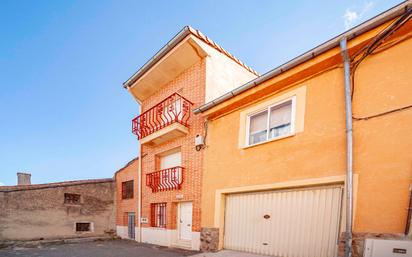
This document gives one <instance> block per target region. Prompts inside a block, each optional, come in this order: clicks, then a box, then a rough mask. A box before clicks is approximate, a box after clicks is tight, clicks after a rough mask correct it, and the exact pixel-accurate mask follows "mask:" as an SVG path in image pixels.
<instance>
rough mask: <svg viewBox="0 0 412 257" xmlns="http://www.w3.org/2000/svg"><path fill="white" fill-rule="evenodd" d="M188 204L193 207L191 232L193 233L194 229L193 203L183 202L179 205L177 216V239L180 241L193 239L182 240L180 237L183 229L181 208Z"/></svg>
mask: <svg viewBox="0 0 412 257" xmlns="http://www.w3.org/2000/svg"><path fill="white" fill-rule="evenodd" d="M188 203H190V204H191V206H192V226H191V231H192V229H193V202H192V201H182V202H179V203H178V204H177V215H176V223H177V239H178V240H191V239H184V238H183V239H182V238H181V237H180V229H181V225H180V215H181V212H180V207H181V205H182V204H188Z"/></svg>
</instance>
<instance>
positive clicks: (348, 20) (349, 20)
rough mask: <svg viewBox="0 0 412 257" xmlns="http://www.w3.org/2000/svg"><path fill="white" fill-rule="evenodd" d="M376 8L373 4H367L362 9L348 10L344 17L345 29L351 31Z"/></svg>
mask: <svg viewBox="0 0 412 257" xmlns="http://www.w3.org/2000/svg"><path fill="white" fill-rule="evenodd" d="M373 6H374V3H373V2H365V4H364V5H363V6H362V8H348V9H346V11H345V14H344V15H343V20H344V23H345V29H350V28H351V27H353V26H354V25H355V23H357V22H358V21H359V20H360V19H362V18H363V16H364V15H365V14H366V13H367V12H368V11H369V10H370V9H372V7H373Z"/></svg>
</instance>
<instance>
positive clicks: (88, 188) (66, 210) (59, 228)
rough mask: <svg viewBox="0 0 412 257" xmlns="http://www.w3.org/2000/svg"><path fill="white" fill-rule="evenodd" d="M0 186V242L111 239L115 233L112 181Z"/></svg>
mask: <svg viewBox="0 0 412 257" xmlns="http://www.w3.org/2000/svg"><path fill="white" fill-rule="evenodd" d="M18 176H19V179H18V181H19V183H23V184H21V185H17V186H0V240H40V239H58V238H73V237H90V236H112V235H113V234H114V232H115V230H114V229H115V216H114V215H115V212H114V192H115V190H114V183H113V180H112V179H95V180H78V181H67V182H60V183H49V184H37V185H31V184H30V174H25V173H19V174H18Z"/></svg>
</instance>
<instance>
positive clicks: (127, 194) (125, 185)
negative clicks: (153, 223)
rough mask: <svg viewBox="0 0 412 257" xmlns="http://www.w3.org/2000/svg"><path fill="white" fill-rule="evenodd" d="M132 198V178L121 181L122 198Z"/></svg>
mask: <svg viewBox="0 0 412 257" xmlns="http://www.w3.org/2000/svg"><path fill="white" fill-rule="evenodd" d="M130 198H133V180H129V181H126V182H122V199H130Z"/></svg>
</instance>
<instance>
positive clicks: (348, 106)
mask: <svg viewBox="0 0 412 257" xmlns="http://www.w3.org/2000/svg"><path fill="white" fill-rule="evenodd" d="M340 49H341V55H342V59H343V68H344V88H345V116H346V184H345V185H346V231H345V232H346V235H345V257H351V256H352V217H353V134H352V130H353V129H352V97H351V79H350V57H349V53H348V48H347V42H346V37H344V38H342V39H341V41H340Z"/></svg>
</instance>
